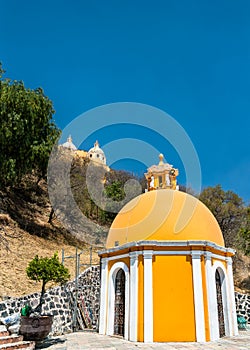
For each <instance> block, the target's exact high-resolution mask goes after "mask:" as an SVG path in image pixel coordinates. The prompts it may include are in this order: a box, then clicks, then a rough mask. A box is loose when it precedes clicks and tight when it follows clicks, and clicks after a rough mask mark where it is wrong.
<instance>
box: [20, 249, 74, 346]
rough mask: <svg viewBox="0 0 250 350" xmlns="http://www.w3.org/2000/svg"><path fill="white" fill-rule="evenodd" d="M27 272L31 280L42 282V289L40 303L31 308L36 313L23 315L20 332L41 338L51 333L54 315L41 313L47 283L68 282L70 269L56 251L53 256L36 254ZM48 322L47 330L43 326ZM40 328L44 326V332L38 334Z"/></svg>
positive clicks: (29, 336)
mask: <svg viewBox="0 0 250 350" xmlns="http://www.w3.org/2000/svg"><path fill="white" fill-rule="evenodd" d="M26 273H27V276H28V278H30V279H31V280H33V281H38V282H42V290H41V295H40V300H39V304H38V305H37V307H36V308H35V309H34V310H31V314H33V313H34V316H33V317H24V316H22V317H21V327H20V333H21V334H23V335H24V338H26V339H27V340H28V339H29V340H41V339H43V338H45V337H46V336H47V335H48V334H49V332H50V330H51V326H52V320H53V316H42V315H41V312H42V304H43V303H44V294H45V291H46V289H45V288H46V285H47V283H48V282H55V283H60V284H61V285H62V284H64V283H66V282H67V281H68V279H69V278H70V275H69V270H68V269H67V268H66V267H64V266H63V264H62V263H60V261H59V258H58V255H57V253H55V254H54V256H53V257H52V258H47V257H45V258H42V257H41V258H39V257H38V255H36V256H35V257H34V259H32V260H31V261H30V262H29V265H28V267H27V269H26ZM37 314H39V315H40V317H39V316H36V315H37ZM46 322H48V323H47V326H46V327H45V328H46V330H45V329H44V327H41V326H42V323H46ZM48 325H49V327H48ZM38 328H43V329H41V331H42V332H41V333H43V334H40V335H39V334H37V333H39V332H38V331H39V329H38ZM35 333H36V334H35ZM45 333H46V335H45Z"/></svg>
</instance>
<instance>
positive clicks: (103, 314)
mask: <svg viewBox="0 0 250 350" xmlns="http://www.w3.org/2000/svg"><path fill="white" fill-rule="evenodd" d="M107 286H108V261H107V259H105V258H103V259H102V260H101V292H100V316H99V333H100V334H105V333H106V318H107Z"/></svg>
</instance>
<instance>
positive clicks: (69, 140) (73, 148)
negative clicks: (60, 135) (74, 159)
mask: <svg viewBox="0 0 250 350" xmlns="http://www.w3.org/2000/svg"><path fill="white" fill-rule="evenodd" d="M62 147H64V148H67V149H69V150H71V151H76V150H77V148H76V146H75V145H74V144H73V142H72V137H71V136H69V137H68V138H67V141H66V142H64V143H63V144H62Z"/></svg>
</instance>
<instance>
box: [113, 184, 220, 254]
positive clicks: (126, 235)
mask: <svg viewBox="0 0 250 350" xmlns="http://www.w3.org/2000/svg"><path fill="white" fill-rule="evenodd" d="M142 240H143V241H155V240H156V241H187V240H192V241H210V242H213V243H216V244H217V245H220V246H224V239H223V236H222V232H221V229H220V227H219V224H218V222H217V221H216V219H215V217H214V216H213V214H212V213H211V211H210V210H209V209H208V208H207V207H206V206H205V205H204V204H203V203H202V202H201V201H199V200H198V199H196V198H195V197H193V196H191V195H189V194H187V193H184V192H180V191H174V190H168V189H166V190H158V191H150V192H147V193H144V194H142V195H140V196H138V197H136V198H134V199H132V200H131V201H130V202H129V203H127V204H126V205H125V206H124V207H123V208H122V209H121V211H120V212H119V213H118V214H117V216H116V218H115V220H114V221H113V223H112V226H111V228H110V230H109V235H108V238H107V242H106V247H107V248H112V247H114V246H116V245H122V244H125V243H128V242H133V241H142Z"/></svg>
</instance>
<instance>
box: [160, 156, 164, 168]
mask: <svg viewBox="0 0 250 350" xmlns="http://www.w3.org/2000/svg"><path fill="white" fill-rule="evenodd" d="M163 158H164V155H163V154H162V153H161V154H159V159H160V161H159V165H162V164H164V163H163Z"/></svg>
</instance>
